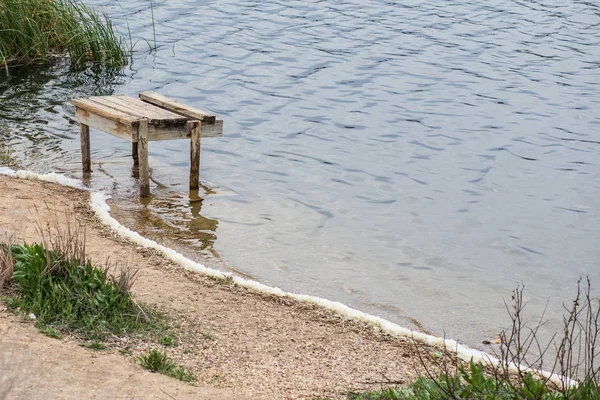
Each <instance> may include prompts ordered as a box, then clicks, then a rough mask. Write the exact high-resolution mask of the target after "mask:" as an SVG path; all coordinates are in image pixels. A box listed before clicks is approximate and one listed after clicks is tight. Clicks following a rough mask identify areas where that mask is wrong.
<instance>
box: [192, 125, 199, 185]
mask: <svg viewBox="0 0 600 400" xmlns="http://www.w3.org/2000/svg"><path fill="white" fill-rule="evenodd" d="M201 132H202V122H201V121H197V122H196V124H195V126H194V129H192V135H191V136H192V137H191V139H190V189H193V190H195V189H198V187H199V186H200V136H201Z"/></svg>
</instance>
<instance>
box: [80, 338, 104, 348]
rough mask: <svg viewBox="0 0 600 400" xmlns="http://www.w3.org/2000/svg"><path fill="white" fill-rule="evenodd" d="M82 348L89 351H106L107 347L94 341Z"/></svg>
mask: <svg viewBox="0 0 600 400" xmlns="http://www.w3.org/2000/svg"><path fill="white" fill-rule="evenodd" d="M82 346H84V347H87V348H88V349H90V350H94V351H102V350H106V345H105V344H104V343H101V342H99V341H97V340H92V341H91V342H89V343H85V344H83V345H82Z"/></svg>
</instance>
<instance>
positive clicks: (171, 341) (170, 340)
mask: <svg viewBox="0 0 600 400" xmlns="http://www.w3.org/2000/svg"><path fill="white" fill-rule="evenodd" d="M158 343H159V344H162V345H163V346H165V347H175V346H177V340H175V338H174V337H173V336H171V335H166V336H162V337H160V338H158Z"/></svg>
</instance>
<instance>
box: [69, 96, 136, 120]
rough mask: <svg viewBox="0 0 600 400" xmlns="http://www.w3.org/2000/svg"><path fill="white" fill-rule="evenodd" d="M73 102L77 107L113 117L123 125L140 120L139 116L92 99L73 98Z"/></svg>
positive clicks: (109, 117) (102, 115) (105, 116)
mask: <svg viewBox="0 0 600 400" xmlns="http://www.w3.org/2000/svg"><path fill="white" fill-rule="evenodd" d="M71 104H73V105H74V106H75V107H77V108H80V109H82V110H86V111H88V112H90V113H92V114H96V115H99V116H101V117H104V118H108V119H112V120H114V121H117V122H118V123H120V124H123V125H133V124H134V123H135V122H136V121H137V120H139V118H135V117H133V116H132V115H129V114H127V113H124V112H121V111H118V110H115V109H114V108H111V107H107V106H105V105H103V104H100V103H98V102H96V101H93V100H90V99H72V100H71Z"/></svg>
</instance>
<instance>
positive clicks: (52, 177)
mask: <svg viewBox="0 0 600 400" xmlns="http://www.w3.org/2000/svg"><path fill="white" fill-rule="evenodd" d="M0 174H3V175H9V176H13V177H17V178H21V179H30V180H40V181H45V182H54V183H58V184H60V185H65V186H70V187H74V188H79V189H85V188H84V187H83V185H82V184H81V182H79V181H78V180H75V179H72V178H68V177H66V176H64V175H62V174H56V173H54V172H52V173H49V174H37V173H35V172H30V171H22V170H20V171H13V170H11V169H9V168H5V167H0ZM109 198H110V196H108V195H106V194H105V193H102V192H91V193H90V207H91V208H92V210H94V212H95V213H96V216H97V217H98V218H99V219H100V220H101V221H102V222H103V223H104V224H105V225H108V226H109V227H110V228H111V229H112V230H113V231H115V232H116V233H117V234H118V235H120V236H121V237H123V238H125V239H128V240H130V241H132V242H134V243H136V244H138V245H140V246H142V247H146V248H151V249H154V250H156V251H157V252H158V253H160V254H162V255H164V256H165V257H167V258H168V259H170V260H171V261H173V262H175V263H177V264H179V265H181V266H182V267H183V268H185V269H186V270H188V271H192V272H196V273H200V274H203V275H207V276H210V277H213V278H218V279H226V278H230V279H232V280H233V282H234V283H235V284H237V285H239V286H241V287H244V288H246V289H248V290H251V291H253V292H257V293H263V294H268V295H273V296H279V297H288V298H291V299H294V300H297V301H299V302H303V303H311V304H316V305H318V306H320V307H322V308H324V309H327V310H330V311H333V312H334V313H336V314H338V315H340V316H343V317H345V318H347V319H350V320H356V321H362V322H364V323H367V324H369V325H371V326H372V327H374V328H375V329H376V330H379V331H381V332H383V333H386V334H388V335H391V336H394V337H406V338H412V339H414V340H417V341H419V342H421V343H424V344H427V345H430V346H436V347H438V348H445V349H447V350H448V351H451V352H454V353H456V355H457V356H458V357H459V358H461V359H462V360H464V361H467V362H468V361H471V360H472V361H474V362H475V363H482V364H484V365H492V366H497V365H500V363H501V361H500V360H499V359H498V358H496V357H494V356H492V355H490V354H488V353H485V352H482V351H480V350H475V349H472V348H470V347H467V346H465V345H463V344H460V343H458V342H457V341H455V340H451V339H445V338H442V337H437V336H432V335H427V334H424V333H421V332H415V331H412V330H410V329H407V328H404V327H401V326H399V325H397V324H395V323H393V322H390V321H387V320H385V319H383V318H380V317H377V316H374V315H370V314H367V313H364V312H362V311H359V310H356V309H353V308H350V307H348V306H347V305H345V304H342V303H339V302H337V301H331V300H327V299H323V298H321V297H316V296H309V295H304V294H297V293H291V292H286V291H283V290H281V289H280V288H277V287H272V286H267V285H265V284H262V283H260V282H257V281H253V280H249V279H244V278H241V277H239V276H235V275H233V274H231V273H229V272H222V271H219V270H216V269H212V268H208V267H206V266H204V265H202V264H200V263H197V262H195V261H193V260H190V259H189V258H187V257H185V256H184V255H182V254H181V253H178V252H177V251H175V250H173V249H170V248H168V247H166V246H163V245H161V244H159V243H157V242H155V241H154V240H151V239H148V238H145V237H143V236H142V235H140V234H139V233H137V232H134V231H132V230H131V229H129V228H127V227H125V226H123V225H121V224H120V223H119V221H117V220H116V219H114V218H113V217H112V216H111V215H110V207H109V205H108V203H107V202H106V200H107V199H109ZM509 368H510V370H511V371H512V372H515V373H516V372H518V370H519V367H518V366H517V365H515V364H510V365H509ZM520 369H521V371H529V372H532V373H535V374H539V375H541V376H544V377H546V378H549V379H550V380H551V381H552V382H554V383H557V384H560V383H562V382H566V383H568V384H569V385H575V384H577V382H576V381H574V380H572V379H570V378H567V377H563V376H561V375H557V374H552V373H550V372H547V371H539V370H533V369H530V368H525V367H523V366H521V367H520Z"/></svg>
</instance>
